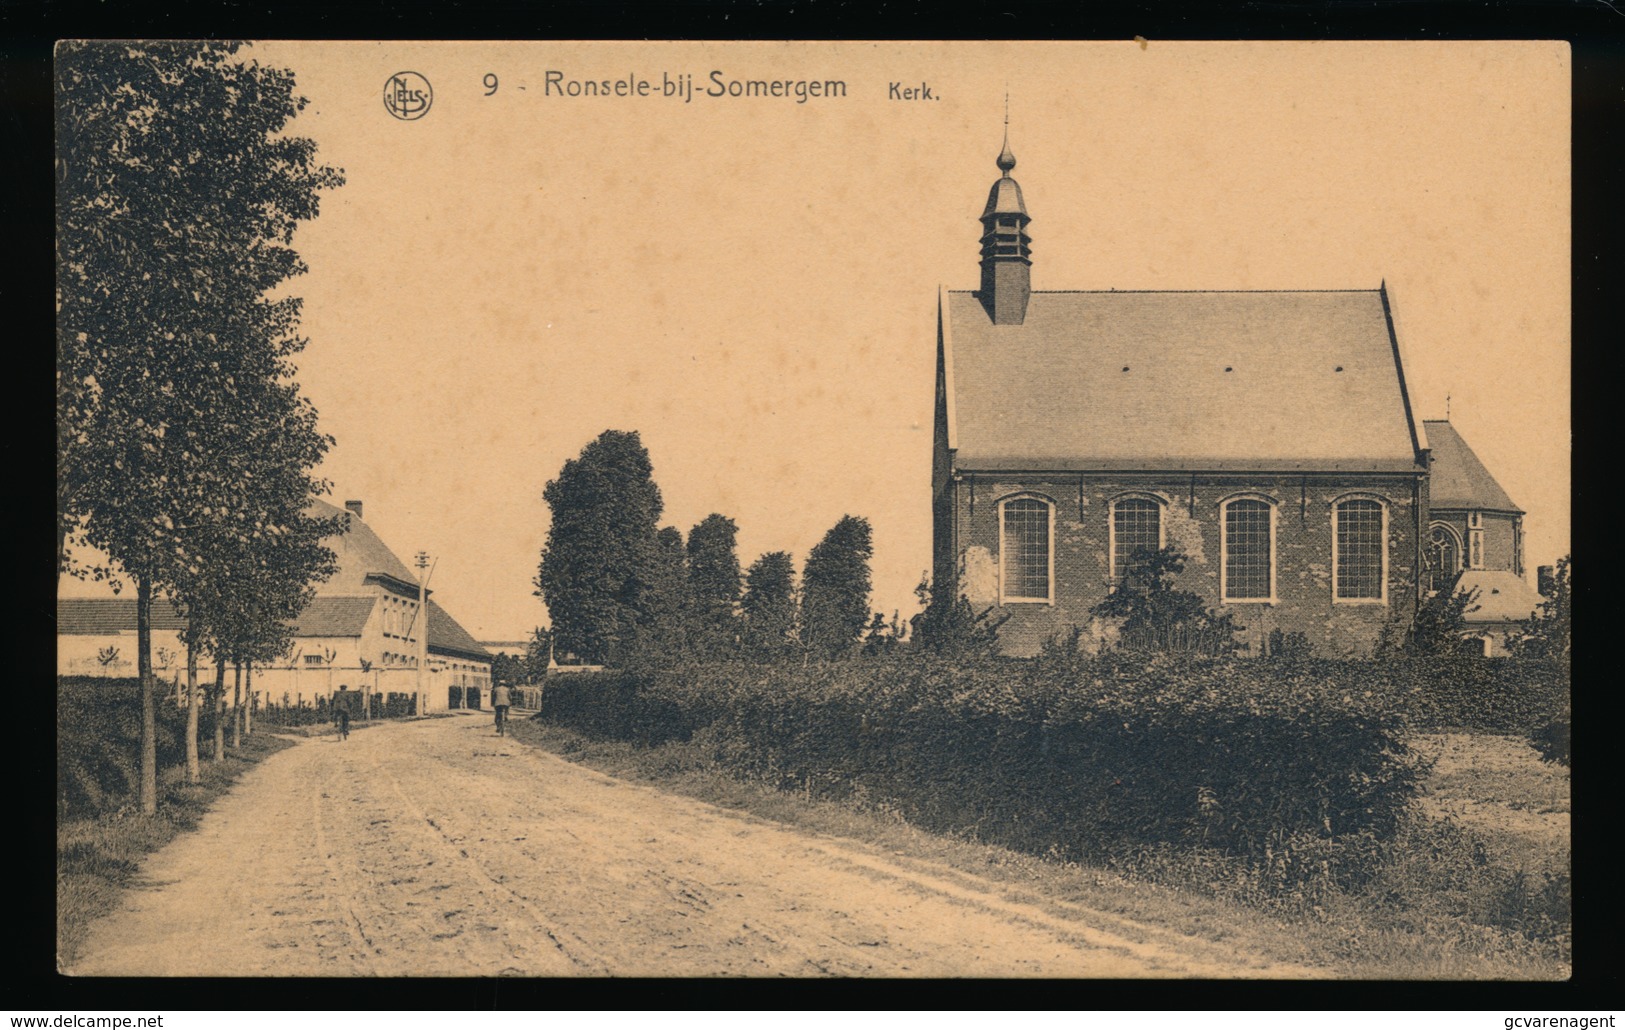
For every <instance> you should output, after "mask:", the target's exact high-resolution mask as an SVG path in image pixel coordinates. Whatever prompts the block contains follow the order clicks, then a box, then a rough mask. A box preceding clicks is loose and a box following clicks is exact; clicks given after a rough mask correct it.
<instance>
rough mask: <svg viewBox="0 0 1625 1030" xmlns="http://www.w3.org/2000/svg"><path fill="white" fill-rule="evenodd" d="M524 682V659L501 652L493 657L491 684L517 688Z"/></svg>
mask: <svg viewBox="0 0 1625 1030" xmlns="http://www.w3.org/2000/svg"><path fill="white" fill-rule="evenodd" d="M524 682H525V662H524V659H522V658H519V657H516V656H514V655H511V654H503V653H500V652H499V653H497V654H494V655H492V656H491V683H492V685H493V686H504V687H517V686H519V685H520V684H522V683H524Z"/></svg>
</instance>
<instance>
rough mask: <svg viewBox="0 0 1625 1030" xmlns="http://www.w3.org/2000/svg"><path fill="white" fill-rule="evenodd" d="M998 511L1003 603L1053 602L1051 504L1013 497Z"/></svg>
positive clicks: (1034, 499)
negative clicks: (1051, 590) (1051, 588)
mask: <svg viewBox="0 0 1625 1030" xmlns="http://www.w3.org/2000/svg"><path fill="white" fill-rule="evenodd" d="M999 509H1000V514H999V525H1000V529H1001V531H1002V532H1001V533H1000V538H999V555H1000V559H1001V561H1002V563H1003V564H1002V566H1001V572H1002V576H1001V586H1000V591H999V592H1000V595H1001V600H1004V601H1049V600H1051V594H1050V579H1051V575H1050V572H1051V561H1050V559H1051V557H1052V551H1053V549H1052V547H1051V542H1052V541H1051V534H1050V527H1051V524H1052V519H1051V518H1050V513H1051V508H1050V505H1049V502H1048V501H1043V500H1040V499H1038V498H1037V497H1013V498H1011V499H1009V500H1007V501H1004V502H1003V503H1002V504H1000V505H999Z"/></svg>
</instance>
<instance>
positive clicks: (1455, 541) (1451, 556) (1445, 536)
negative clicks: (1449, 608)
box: [1427, 522, 1461, 591]
mask: <svg viewBox="0 0 1625 1030" xmlns="http://www.w3.org/2000/svg"><path fill="white" fill-rule="evenodd" d="M1460 571H1461V538H1460V537H1458V536H1457V535H1456V532H1455V530H1453V529H1451V528H1450V527H1449V526H1447V525H1445V524H1444V523H1443V522H1435V523H1434V524H1433V525H1432V526H1430V527H1428V551H1427V575H1428V590H1430V591H1432V590H1443V589H1444V588H1445V587H1447V586H1449V585H1450V584H1451V583H1452V582H1454V581H1455V578H1456V574H1457V573H1459V572H1460Z"/></svg>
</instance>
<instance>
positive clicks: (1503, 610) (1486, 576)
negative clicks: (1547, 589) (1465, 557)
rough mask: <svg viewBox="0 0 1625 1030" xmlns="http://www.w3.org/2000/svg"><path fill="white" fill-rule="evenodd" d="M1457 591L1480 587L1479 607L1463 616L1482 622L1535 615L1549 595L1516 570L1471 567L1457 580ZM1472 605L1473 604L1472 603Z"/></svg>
mask: <svg viewBox="0 0 1625 1030" xmlns="http://www.w3.org/2000/svg"><path fill="white" fill-rule="evenodd" d="M1456 590H1457V592H1458V593H1459V592H1461V591H1468V590H1476V591H1478V595H1477V596H1476V597H1474V598H1473V604H1475V605H1477V606H1478V608H1477V610H1476V611H1470V612H1467V613H1466V614H1465V615H1464V616H1463V620H1464V621H1465V622H1467V623H1469V624H1472V623H1480V622H1522V621H1523V620H1525V619H1527V618H1529V616H1531V615H1533V614H1534V612H1535V609H1536V608H1538V607H1540V605H1541V602H1543V601H1545V600H1546V599H1545V598H1544V597H1542V596H1540V594H1539V593H1537V592H1536V591H1535V589H1534V588H1533V587H1531V586H1530V585H1529V584H1528V583H1526V582H1524V580H1523V577H1522V576H1519V575H1517V574H1516V573H1512V572H1505V571H1494V572H1492V571H1488V570H1485V569H1467V570H1466V571H1464V572H1463V573H1462V574H1461V578H1460V579H1458V580H1456ZM1469 607H1470V606H1469Z"/></svg>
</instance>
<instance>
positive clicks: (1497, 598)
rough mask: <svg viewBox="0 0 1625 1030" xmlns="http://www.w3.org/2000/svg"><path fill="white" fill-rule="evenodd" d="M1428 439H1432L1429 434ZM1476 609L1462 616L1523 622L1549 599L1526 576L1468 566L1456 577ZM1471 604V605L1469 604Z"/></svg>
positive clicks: (1470, 620)
mask: <svg viewBox="0 0 1625 1030" xmlns="http://www.w3.org/2000/svg"><path fill="white" fill-rule="evenodd" d="M1429 439H1432V438H1431V437H1429ZM1474 590H1476V591H1477V592H1478V593H1477V594H1476V595H1475V596H1474V597H1473V605H1477V606H1478V607H1477V609H1476V610H1475V611H1470V612H1467V613H1466V614H1465V615H1463V616H1462V620H1463V621H1464V622H1467V623H1469V624H1472V623H1478V622H1522V621H1524V620H1525V619H1527V618H1529V616H1531V615H1533V614H1534V612H1535V609H1536V608H1539V607H1540V605H1541V603H1542V602H1543V601H1545V600H1546V599H1545V598H1544V597H1542V596H1540V594H1538V593H1536V592H1535V589H1534V588H1533V587H1531V586H1530V585H1529V584H1528V583H1525V582H1524V580H1523V577H1521V576H1519V575H1517V574H1516V573H1512V572H1506V571H1490V570H1487V569H1468V570H1466V571H1465V572H1463V573H1462V574H1461V578H1460V579H1458V580H1456V591H1457V592H1458V593H1462V592H1468V591H1474ZM1468 607H1472V605H1468Z"/></svg>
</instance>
